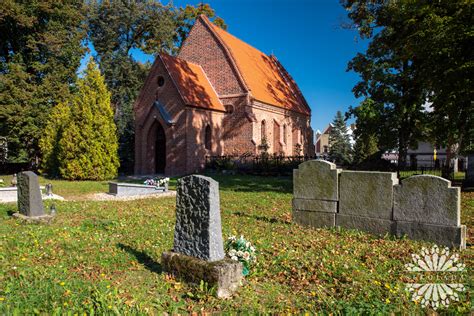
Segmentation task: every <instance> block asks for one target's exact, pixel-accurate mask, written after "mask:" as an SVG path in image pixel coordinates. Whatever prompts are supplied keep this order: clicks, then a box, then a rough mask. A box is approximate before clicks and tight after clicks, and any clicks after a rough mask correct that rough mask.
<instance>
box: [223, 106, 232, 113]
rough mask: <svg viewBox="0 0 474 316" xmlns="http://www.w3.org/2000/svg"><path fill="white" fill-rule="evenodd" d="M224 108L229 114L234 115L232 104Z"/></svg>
mask: <svg viewBox="0 0 474 316" xmlns="http://www.w3.org/2000/svg"><path fill="white" fill-rule="evenodd" d="M224 107H225V111H226V112H227V114H232V113H234V106H233V105H232V104H226V105H225V106H224Z"/></svg>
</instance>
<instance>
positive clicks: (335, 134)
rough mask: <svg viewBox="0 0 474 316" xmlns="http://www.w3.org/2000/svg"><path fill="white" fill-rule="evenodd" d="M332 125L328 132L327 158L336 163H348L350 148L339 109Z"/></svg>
mask: <svg viewBox="0 0 474 316" xmlns="http://www.w3.org/2000/svg"><path fill="white" fill-rule="evenodd" d="M332 125H333V127H332V129H331V132H330V133H329V158H330V159H331V160H333V161H335V162H336V163H341V164H349V163H351V161H352V148H351V143H350V138H349V134H348V133H347V126H346V122H345V121H344V117H343V116H342V113H341V111H337V113H336V117H335V118H334V121H333V123H332Z"/></svg>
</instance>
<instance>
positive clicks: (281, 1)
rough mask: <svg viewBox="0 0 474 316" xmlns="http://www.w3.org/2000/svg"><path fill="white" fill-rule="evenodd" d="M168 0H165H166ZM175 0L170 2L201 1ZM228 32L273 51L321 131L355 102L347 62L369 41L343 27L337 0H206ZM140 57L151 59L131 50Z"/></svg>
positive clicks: (343, 17) (354, 76)
mask: <svg viewBox="0 0 474 316" xmlns="http://www.w3.org/2000/svg"><path fill="white" fill-rule="evenodd" d="M164 2H165V3H167V2H166V1H164ZM200 2H201V1H197V0H175V1H173V3H174V5H176V6H178V7H184V6H185V5H186V4H194V5H196V4H199V3H200ZM204 2H205V3H209V4H210V5H211V6H212V7H213V8H214V9H215V10H216V13H217V14H218V15H219V16H220V17H222V18H223V19H224V20H225V22H226V23H227V25H228V31H229V32H230V33H231V34H233V35H235V36H237V37H238V38H240V39H242V40H243V41H245V42H247V43H249V44H250V45H252V46H254V47H256V48H258V49H259V50H261V51H263V52H264V53H266V54H271V53H273V54H275V55H276V57H277V58H278V59H279V60H280V62H281V63H282V64H283V66H285V68H286V69H287V70H288V72H289V73H290V74H291V75H292V76H293V78H294V79H295V81H296V82H297V84H298V85H299V87H300V89H301V91H302V92H303V94H304V96H305V98H306V100H307V101H308V103H309V105H310V107H311V109H312V115H311V116H312V118H311V126H312V127H313V129H314V130H315V132H316V130H318V129H319V130H323V129H324V128H325V127H326V126H327V124H328V123H329V122H331V121H332V120H333V118H334V116H335V115H336V112H337V111H338V110H341V111H343V112H344V111H346V110H347V108H348V107H349V106H350V105H353V106H355V105H358V103H359V101H358V100H357V99H356V98H355V97H354V95H353V94H352V91H351V90H352V87H353V86H354V85H355V84H356V83H357V81H358V80H359V77H358V75H357V74H356V73H354V72H346V68H347V62H348V61H349V60H350V59H351V58H352V57H353V56H355V54H356V53H357V52H363V51H365V49H366V47H367V42H365V41H361V40H360V39H359V38H358V37H357V33H356V32H355V31H351V30H347V29H343V28H342V27H341V22H343V21H347V15H346V11H345V10H344V9H343V8H342V6H341V5H340V4H339V1H338V0H209V1H204ZM133 56H134V57H135V58H136V59H138V60H141V61H146V60H153V57H152V56H146V55H144V54H142V53H141V52H137V51H135V52H133Z"/></svg>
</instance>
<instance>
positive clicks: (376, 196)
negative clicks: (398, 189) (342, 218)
mask: <svg viewBox="0 0 474 316" xmlns="http://www.w3.org/2000/svg"><path fill="white" fill-rule="evenodd" d="M396 184H398V178H397V174H396V173H393V172H375V171H343V172H342V173H341V176H340V185H339V191H340V192H339V213H341V214H344V215H357V216H362V217H371V218H376V219H388V220H391V219H392V217H393V216H392V201H393V186H394V185H396Z"/></svg>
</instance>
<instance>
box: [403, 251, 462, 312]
mask: <svg viewBox="0 0 474 316" xmlns="http://www.w3.org/2000/svg"><path fill="white" fill-rule="evenodd" d="M412 258H413V262H412V263H407V264H405V267H406V268H407V270H408V271H410V272H461V271H463V270H464V268H465V265H464V264H462V263H460V262H459V255H458V254H453V255H451V256H450V254H449V248H444V249H443V250H441V251H440V249H439V248H438V246H436V245H435V246H433V247H432V248H431V249H427V248H422V250H421V252H420V254H412ZM406 289H407V290H408V291H410V292H413V294H412V298H411V299H412V301H414V302H420V304H421V306H423V307H428V306H431V307H432V308H433V309H434V310H436V309H438V308H439V307H440V306H444V307H447V306H449V303H450V302H452V301H458V300H459V296H458V292H463V291H465V290H466V288H465V287H464V285H463V284H457V283H452V284H445V283H425V284H418V283H414V284H406Z"/></svg>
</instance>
